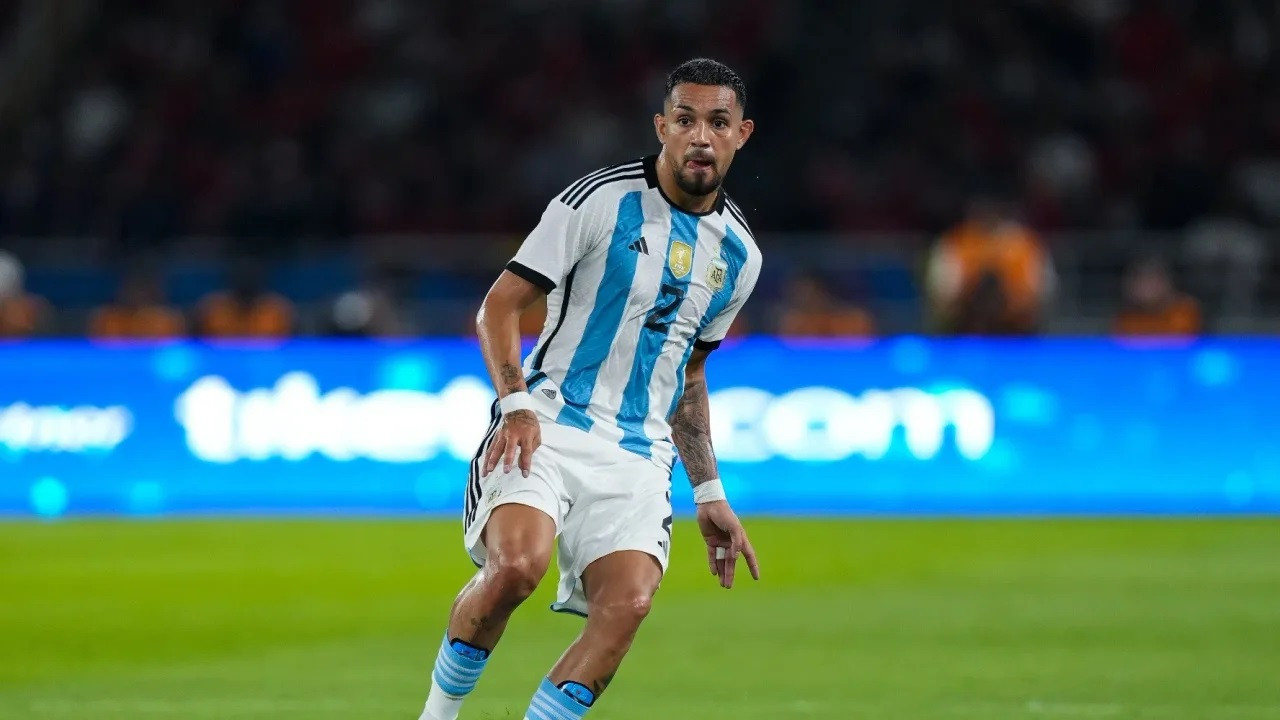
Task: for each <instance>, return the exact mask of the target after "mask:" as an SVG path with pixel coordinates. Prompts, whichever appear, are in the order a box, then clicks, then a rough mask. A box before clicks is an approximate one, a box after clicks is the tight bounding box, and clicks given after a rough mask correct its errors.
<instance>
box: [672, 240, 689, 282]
mask: <svg viewBox="0 0 1280 720" xmlns="http://www.w3.org/2000/svg"><path fill="white" fill-rule="evenodd" d="M667 267H669V268H671V274H672V275H675V276H676V277H677V278H682V277H684V276H685V275H688V274H689V271H690V270H692V269H693V248H692V247H690V246H689V244H688V243H683V242H680V241H679V240H674V241H672V243H671V250H670V251H668V252H667Z"/></svg>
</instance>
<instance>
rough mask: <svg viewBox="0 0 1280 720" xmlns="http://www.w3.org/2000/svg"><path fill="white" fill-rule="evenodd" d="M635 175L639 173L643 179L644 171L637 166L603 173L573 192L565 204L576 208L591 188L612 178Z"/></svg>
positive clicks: (628, 166)
mask: <svg viewBox="0 0 1280 720" xmlns="http://www.w3.org/2000/svg"><path fill="white" fill-rule="evenodd" d="M636 173H641V177H643V173H644V170H643V169H642V168H641V167H640V166H639V165H627V166H625V167H620V168H618V169H617V170H610V171H609V172H607V173H604V174H603V175H599V176H597V177H594V178H592V179H591V182H590V183H588V184H587V185H584V186H583V187H581V188H578V189H577V190H576V191H574V193H573V194H572V195H570V196H569V200H568V202H567V203H566V204H567V205H572V206H573V207H575V208H576V207H578V206H579V205H580V204H582V203H581V200H582V199H583V198H584V197H586V195H587V194H589V193H590V192H591V191H592V189H593V188H596V187H599V186H600V183H601V182H604V181H607V180H611V179H613V178H617V177H621V176H623V175H635V174H636Z"/></svg>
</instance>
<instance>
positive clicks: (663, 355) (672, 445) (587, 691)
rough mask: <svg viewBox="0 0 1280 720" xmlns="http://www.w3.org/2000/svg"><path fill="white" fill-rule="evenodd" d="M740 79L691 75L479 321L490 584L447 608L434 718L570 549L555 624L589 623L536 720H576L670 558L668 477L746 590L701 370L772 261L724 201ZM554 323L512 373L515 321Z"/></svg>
mask: <svg viewBox="0 0 1280 720" xmlns="http://www.w3.org/2000/svg"><path fill="white" fill-rule="evenodd" d="M745 101H746V90H745V88H744V86H743V83H742V80H740V79H739V78H738V76H737V75H736V74H734V72H733V71H732V70H730V69H729V68H728V67H726V66H724V65H722V64H720V63H718V62H715V61H713V60H708V59H696V60H690V61H688V62H686V63H684V64H683V65H681V66H679V67H678V68H676V69H675V70H674V71H673V72H672V73H671V74H670V76H669V77H668V78H667V87H666V97H665V98H664V100H663V108H662V113H661V114H658V115H656V116H655V117H654V129H655V130H656V132H657V136H658V140H659V141H660V142H661V144H662V150H661V152H659V153H658V154H657V155H655V156H650V157H646V158H643V159H640V160H636V161H634V162H627V163H622V164H620V165H614V166H611V167H607V168H605V169H603V170H600V171H598V172H595V173H592V174H590V175H587V176H586V177H584V178H582V179H580V180H578V181H577V182H575V183H573V184H572V185H570V186H569V187H568V188H567V189H565V191H564V192H563V193H561V194H560V195H559V196H558V197H556V198H555V199H554V200H552V201H551V203H550V205H549V206H548V207H547V209H546V212H545V213H544V214H543V216H542V220H541V222H539V224H538V226H537V227H536V228H534V230H533V232H532V233H530V234H529V236H528V237H527V238H526V240H525V241H524V243H523V244H522V245H521V247H520V249H519V250H518V251H517V253H516V256H515V258H514V259H513V260H512V261H511V262H510V263H508V264H507V267H506V270H505V271H504V272H503V273H501V275H500V276H499V277H498V279H497V281H496V282H495V283H494V285H493V287H492V288H491V289H490V290H489V292H488V294H487V295H486V297H485V300H484V303H483V305H482V306H481V309H480V312H479V314H478V315H477V317H476V326H477V330H478V334H479V337H480V347H481V351H482V353H483V354H484V359H485V363H486V365H487V367H488V370H489V373H490V375H491V377H492V379H493V382H494V385H495V387H496V388H497V393H498V400H497V401H495V403H494V406H493V412H492V416H493V422H492V424H491V425H490V427H489V431H488V433H487V434H486V435H485V438H484V441H483V442H482V444H481V446H480V449H479V450H478V451H477V453H476V456H475V459H474V460H473V461H472V463H471V477H470V483H469V485H468V487H467V492H466V508H465V518H464V527H465V530H464V534H465V539H464V542H465V544H466V548H467V550H468V552H469V553H470V555H471V559H472V561H473V562H474V563H475V564H476V565H477V566H478V567H479V568H480V570H479V572H477V573H476V575H475V576H474V577H473V578H472V579H471V580H470V582H468V583H467V584H466V586H465V587H463V589H462V592H461V593H460V594H459V595H458V597H457V600H456V601H455V602H454V605H453V610H452V613H451V615H450V618H449V627H448V629H447V630H446V631H445V633H444V638H443V642H442V643H441V646H440V650H439V654H438V655H437V658H436V663H435V669H434V671H433V673H432V683H431V691H430V694H429V695H428V697H427V703H426V707H425V709H424V710H423V714H422V717H421V720H454V718H456V717H457V715H458V712H459V709H460V707H461V704H462V701H463V698H465V697H466V696H467V694H468V693H470V692H471V691H472V689H474V688H475V686H476V682H477V680H479V678H480V674H481V673H482V672H483V670H484V667H485V663H486V661H487V660H488V658H489V656H490V654H491V653H492V652H493V650H494V647H495V646H496V645H497V644H498V640H499V638H501V637H502V633H503V631H504V630H505V629H506V626H507V619H508V618H509V617H510V615H511V612H512V611H513V610H514V609H515V608H516V607H517V606H518V605H520V603H521V602H523V601H524V600H525V598H527V597H529V595H530V594H531V593H532V592H533V591H534V589H535V588H536V587H537V586H538V584H539V582H540V581H541V580H542V577H543V575H544V573H545V572H546V571H547V567H548V564H549V559H550V556H551V548H552V543H554V542H556V541H557V538H558V541H559V546H558V547H559V574H560V586H559V593H558V596H557V599H556V602H555V603H554V604H553V605H552V609H553V610H557V611H561V612H569V613H575V614H579V615H583V616H585V617H586V623H585V627H584V629H583V631H582V634H581V635H579V636H578V639H577V640H576V641H574V643H573V644H572V645H570V646H569V649H568V650H567V651H566V652H565V653H564V655H562V656H561V657H560V660H559V662H557V663H556V664H555V666H554V667H552V668H551V671H550V672H549V673H548V674H547V675H546V677H545V678H543V680H542V682H541V685H540V686H539V687H538V688H537V691H536V693H535V694H534V696H533V699H532V701H531V702H530V705H529V707H528V709H527V710H526V714H525V717H526V718H527V719H528V720H577V719H578V718H581V717H583V716H584V715H585V714H586V712H587V710H589V709H590V708H591V706H592V705H593V704H594V703H596V702H597V701H598V700H599V699H600V695H601V693H603V692H604V690H605V688H606V687H607V686H608V685H609V681H610V680H612V679H613V676H614V673H615V672H617V670H618V666H619V664H620V663H621V662H622V658H623V656H624V655H626V653H627V650H628V649H629V648H630V647H631V641H632V639H633V638H634V637H635V634H636V630H637V629H638V628H639V626H640V623H641V621H642V620H644V618H645V615H646V614H648V612H649V607H650V601H651V598H652V597H653V595H654V593H655V592H656V591H657V589H658V584H659V583H660V581H661V580H662V576H663V573H664V572H665V571H666V567H667V560H668V555H669V553H670V550H671V489H670V488H671V469H672V466H673V465H674V462H675V457H676V453H677V452H679V456H680V458H681V460H682V461H683V462H684V465H685V469H686V470H687V472H688V475H689V479H690V482H691V483H692V485H693V493H694V500H695V502H696V503H697V510H698V512H697V519H698V527H699V529H700V531H701V533H702V536H703V539H704V540H705V541H706V544H707V565H708V567H709V569H710V571H711V573H712V574H714V575H716V576H718V578H719V582H720V585H721V586H723V587H725V588H731V587H733V583H734V576H735V572H736V567H737V559H738V555H739V554H741V555H742V556H743V559H744V560H745V561H746V564H747V567H748V568H749V570H750V572H751V575H752V577H754V578H756V579H759V576H760V571H759V566H758V564H757V562H756V557H755V551H754V550H753V549H752V547H751V543H750V541H749V540H748V539H747V533H746V531H745V530H743V528H742V524H741V523H740V522H739V520H738V518H737V516H736V515H735V514H734V512H733V510H732V509H730V507H729V503H728V502H727V501H726V499H725V494H724V490H723V488H722V487H721V484H720V480H719V479H718V473H717V470H716V460H715V456H714V454H713V452H712V447H711V438H710V430H709V423H708V403H707V383H706V376H705V365H706V360H707V355H708V353H709V352H710V351H711V350H713V349H715V347H716V346H717V345H719V344H720V340H721V339H722V338H724V336H725V334H726V333H727V332H728V330H729V325H730V324H731V323H732V322H733V319H734V317H735V316H736V315H737V314H738V311H739V310H740V309H741V308H742V305H743V303H744V302H746V300H747V297H748V296H749V295H750V294H751V290H752V288H753V287H754V286H755V283H756V278H757V277H758V276H759V273H760V251H759V249H758V248H757V247H756V244H755V241H754V239H753V238H752V236H751V231H750V230H749V229H748V228H747V224H746V222H745V221H744V220H743V216H742V211H741V210H739V209H738V207H737V206H736V205H735V204H734V203H733V201H732V200H730V199H729V197H728V196H727V195H726V194H725V192H724V189H723V188H722V187H721V183H722V182H723V180H724V177H725V173H727V172H728V170H729V166H730V165H731V164H732V163H733V157H734V153H736V152H737V151H738V150H739V149H741V148H742V146H743V145H744V144H745V143H746V142H747V139H748V138H749V137H751V132H752V129H753V127H754V126H753V123H752V122H751V121H750V120H747V119H744V118H743V110H744V105H745ZM542 293H546V294H547V320H546V325H545V327H544V328H543V331H542V334H541V337H540V338H539V340H538V343H537V345H536V346H535V347H534V349H533V351H532V352H531V353H530V354H529V356H528V357H527V358H525V361H524V366H523V369H522V368H521V367H520V364H519V352H520V336H519V321H520V315H521V312H522V311H523V310H524V309H525V308H527V307H529V305H530V304H532V303H533V302H534V301H535V300H536V299H538V298H539V297H540V295H541V294H542Z"/></svg>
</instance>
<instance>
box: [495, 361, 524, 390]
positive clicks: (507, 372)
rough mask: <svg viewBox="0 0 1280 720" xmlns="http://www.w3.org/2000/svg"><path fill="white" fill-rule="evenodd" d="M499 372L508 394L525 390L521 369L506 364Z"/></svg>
mask: <svg viewBox="0 0 1280 720" xmlns="http://www.w3.org/2000/svg"><path fill="white" fill-rule="evenodd" d="M498 372H499V374H500V375H501V379H502V386H503V387H504V388H506V391H507V392H508V393H513V392H520V391H522V390H524V377H523V376H522V375H521V373H520V368H518V367H516V366H515V365H512V364H511V363H506V364H504V365H503V366H502V367H501V368H500V369H499V371H498Z"/></svg>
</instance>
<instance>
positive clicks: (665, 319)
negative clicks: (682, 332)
mask: <svg viewBox="0 0 1280 720" xmlns="http://www.w3.org/2000/svg"><path fill="white" fill-rule="evenodd" d="M683 301H684V291H683V290H682V289H680V288H678V287H676V286H675V285H667V284H665V283H664V284H663V286H662V290H661V291H659V293H658V300H657V302H656V303H654V306H653V310H652V311H650V313H649V317H648V318H647V319H646V320H645V322H644V326H645V327H646V328H648V329H649V330H656V331H657V332H660V333H662V334H663V335H666V334H667V332H668V331H670V330H671V323H673V322H675V320H676V313H677V312H679V310H680V303H681V302H683Z"/></svg>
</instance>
